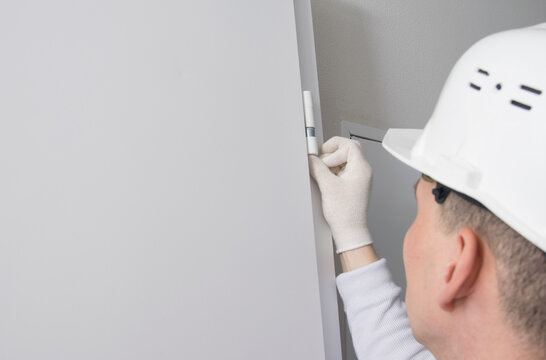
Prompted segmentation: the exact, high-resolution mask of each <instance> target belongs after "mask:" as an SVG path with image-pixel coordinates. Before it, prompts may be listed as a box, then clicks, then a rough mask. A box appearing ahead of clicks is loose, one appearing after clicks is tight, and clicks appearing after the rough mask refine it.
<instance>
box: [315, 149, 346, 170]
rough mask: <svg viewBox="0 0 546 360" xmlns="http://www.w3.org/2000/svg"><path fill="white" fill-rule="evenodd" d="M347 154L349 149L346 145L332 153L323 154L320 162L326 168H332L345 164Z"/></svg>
mask: <svg viewBox="0 0 546 360" xmlns="http://www.w3.org/2000/svg"><path fill="white" fill-rule="evenodd" d="M348 154H349V147H348V146H347V145H342V146H341V147H339V148H337V149H336V151H334V152H333V153H330V154H324V155H323V156H321V160H322V161H323V162H324V163H325V164H326V166H328V167H330V168H333V167H336V166H341V165H343V164H345V163H346V162H347V156H348Z"/></svg>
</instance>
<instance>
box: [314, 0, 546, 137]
mask: <svg viewBox="0 0 546 360" xmlns="http://www.w3.org/2000/svg"><path fill="white" fill-rule="evenodd" d="M312 5H313V18H314V27H315V39H316V49H317V63H318V73H319V84H320V90H321V92H320V95H321V101H322V114H323V126H324V135H325V138H329V137H331V136H334V135H338V134H340V133H341V127H340V122H341V121H343V120H346V121H350V122H355V123H360V124H364V125H369V126H373V127H376V128H379V129H387V128H389V127H422V126H423V125H424V124H425V122H426V121H427V119H428V117H429V116H430V114H431V112H432V109H433V107H434V104H435V102H436V99H437V96H438V94H439V92H440V90H441V87H442V85H443V83H444V81H445V79H446V77H447V75H448V73H449V71H450V69H451V67H452V66H453V64H454V63H455V61H456V60H457V59H458V58H459V57H460V55H462V53H463V52H464V51H465V50H466V49H467V48H468V47H469V46H470V45H472V44H473V43H474V42H475V41H477V40H478V39H480V38H482V37H484V36H485V35H488V34H490V33H494V32H497V31H500V30H504V29H509V28H514V27H520V26H525V25H532V24H535V23H539V22H544V21H546V1H544V0H480V1H475V0H459V1H452V0H450V1H448V0H440V1H430V0H412V1H410V0H394V1H385V0H381V1H376V0H335V1H333V0H312Z"/></svg>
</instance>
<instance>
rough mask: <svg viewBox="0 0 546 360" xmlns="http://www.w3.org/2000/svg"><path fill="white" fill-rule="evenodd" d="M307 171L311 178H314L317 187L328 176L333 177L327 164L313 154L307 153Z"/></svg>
mask: <svg viewBox="0 0 546 360" xmlns="http://www.w3.org/2000/svg"><path fill="white" fill-rule="evenodd" d="M309 172H310V173H311V176H312V177H313V179H315V180H316V182H317V184H318V185H319V187H320V186H321V184H324V183H325V182H326V181H327V180H328V179H329V178H332V177H335V175H334V174H332V172H331V171H330V169H329V168H328V166H326V164H325V163H324V162H322V160H321V159H319V158H318V157H317V156H315V155H309Z"/></svg>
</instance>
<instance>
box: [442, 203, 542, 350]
mask: <svg viewBox="0 0 546 360" xmlns="http://www.w3.org/2000/svg"><path fill="white" fill-rule="evenodd" d="M441 221H442V222H443V225H444V227H445V229H446V230H447V231H448V232H453V231H457V230H458V229H460V228H461V227H463V226H468V227H469V228H471V229H473V230H474V231H475V233H476V234H477V235H478V236H480V237H481V238H482V239H483V240H484V241H485V242H486V244H487V245H488V246H489V248H490V249H491V252H492V253H493V255H494V256H495V259H496V267H497V277H498V281H499V294H500V297H501V303H502V306H503V308H504V311H505V315H506V320H507V322H508V323H509V324H510V325H511V326H512V327H513V328H514V329H515V330H517V331H518V332H519V333H521V334H522V338H523V339H524V340H526V341H527V342H528V343H529V344H530V345H532V346H533V348H536V350H537V351H538V352H539V355H541V356H545V357H546V336H545V334H546V254H545V253H544V252H543V251H542V250H541V249H539V248H538V247H536V246H535V245H533V244H532V243H531V242H529V241H528V240H527V239H525V238H524V237H523V236H521V235H520V234H519V233H517V232H516V231H514V230H513V229H512V228H511V227H510V226H508V225H506V224H505V223H504V222H503V221H502V220H501V219H499V218H498V217H497V216H495V215H494V214H493V213H491V212H490V211H488V210H486V209H483V208H480V207H479V206H476V205H474V204H472V203H470V202H469V201H467V200H465V199H463V198H462V197H460V196H458V195H457V194H456V193H451V194H450V195H449V196H448V197H447V198H446V200H445V202H444V203H443V204H441Z"/></svg>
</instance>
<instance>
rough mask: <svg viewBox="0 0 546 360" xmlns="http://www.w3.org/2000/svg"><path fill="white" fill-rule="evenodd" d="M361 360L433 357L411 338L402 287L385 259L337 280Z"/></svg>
mask: <svg viewBox="0 0 546 360" xmlns="http://www.w3.org/2000/svg"><path fill="white" fill-rule="evenodd" d="M336 281H337V287H338V290H339V293H340V295H341V297H342V299H343V304H344V307H345V313H346V314H347V319H348V321H349V329H350V330H351V334H352V339H353V345H354V348H355V352H356V355H357V356H358V359H359V360H365V359H372V360H390V359H392V360H405V359H412V360H424V359H427V360H428V359H432V360H433V359H434V356H433V355H432V354H431V353H430V352H429V351H428V350H427V349H426V348H425V347H424V346H423V345H421V344H420V343H418V342H417V340H415V338H414V337H413V335H412V332H411V328H410V325H409V321H408V317H407V314H406V305H405V303H404V302H403V301H402V300H401V299H400V291H401V290H400V287H398V286H397V285H396V284H395V283H393V281H392V279H391V274H390V272H389V270H388V268H387V265H386V261H385V259H381V260H379V261H376V262H374V263H372V264H370V265H367V266H365V267H362V268H360V269H356V270H353V271H349V272H346V273H343V274H341V275H339V276H338V277H337V280H336Z"/></svg>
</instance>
